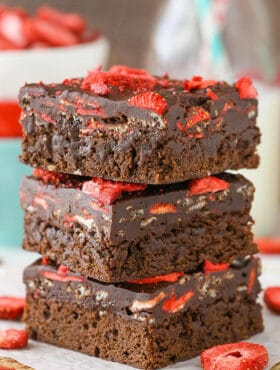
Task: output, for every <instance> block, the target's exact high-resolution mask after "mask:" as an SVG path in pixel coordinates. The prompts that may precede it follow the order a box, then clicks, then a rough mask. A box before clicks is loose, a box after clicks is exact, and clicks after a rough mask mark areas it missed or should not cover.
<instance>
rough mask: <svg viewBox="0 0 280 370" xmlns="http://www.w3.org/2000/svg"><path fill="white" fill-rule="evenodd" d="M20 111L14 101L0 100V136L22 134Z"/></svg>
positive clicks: (17, 135) (19, 135)
mask: <svg viewBox="0 0 280 370" xmlns="http://www.w3.org/2000/svg"><path fill="white" fill-rule="evenodd" d="M0 45H1V39H0ZM0 48H1V46H0ZM20 112H21V109H20V107H19V105H18V103H17V102H16V101H2V102H0V138H3V137H21V136H22V129H21V126H20V124H19V117H20Z"/></svg>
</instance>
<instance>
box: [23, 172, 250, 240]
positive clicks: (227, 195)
mask: <svg viewBox="0 0 280 370" xmlns="http://www.w3.org/2000/svg"><path fill="white" fill-rule="evenodd" d="M217 177H218V178H220V179H222V180H224V181H226V182H228V183H229V189H226V190H223V191H218V192H215V193H212V192H206V193H205V194H191V193H190V192H189V190H188V189H189V186H190V182H188V181H187V182H183V183H177V184H173V185H165V186H148V187H147V188H146V190H144V191H140V192H135V193H123V194H122V196H121V198H120V199H117V200H115V202H114V204H112V205H102V204H100V203H99V201H98V199H96V198H94V197H93V196H92V195H90V194H86V193H85V192H83V191H82V189H81V186H82V183H83V181H84V180H85V179H84V178H81V182H80V183H79V186H78V187H73V186H72V187H71V186H69V185H68V186H67V187H64V185H63V184H60V185H59V186H54V185H48V184H44V183H43V182H42V181H41V180H39V179H37V178H34V177H26V178H24V179H23V181H22V185H21V205H22V207H23V209H24V210H25V211H26V212H29V213H30V214H32V215H38V216H40V218H42V219H54V220H55V221H54V222H55V223H57V224H58V225H60V227H65V228H66V229H67V228H72V227H74V226H75V223H78V224H80V225H81V226H82V227H83V228H85V230H87V231H88V232H91V231H94V232H95V234H94V238H95V239H96V240H102V241H103V242H106V243H109V244H112V245H118V244H120V243H121V242H122V241H123V240H126V241H133V240H137V238H138V237H140V236H143V233H144V232H145V227H147V226H149V232H151V230H152V231H153V230H154V231H153V232H156V233H158V234H161V233H163V232H164V229H163V228H165V227H166V222H167V221H168V224H174V227H175V225H176V227H177V228H180V224H181V223H182V222H183V223H184V222H186V221H188V220H191V218H192V217H193V215H194V214H195V213H201V212H203V213H205V214H208V213H209V214H212V215H213V217H214V216H215V214H223V213H224V212H232V213H235V212H236V213H242V212H244V211H248V212H249V210H250V208H251V202H252V199H253V193H254V187H253V185H252V184H251V183H250V182H249V181H248V180H246V179H245V178H244V177H243V176H241V175H233V174H228V173H225V174H220V175H217ZM74 178H75V177H74ZM86 180H89V179H86ZM158 204H160V205H161V204H163V205H167V206H172V207H173V209H174V210H175V211H174V213H172V212H168V211H167V212H166V213H162V214H158V213H153V211H152V209H153V207H154V206H157V205H158Z"/></svg>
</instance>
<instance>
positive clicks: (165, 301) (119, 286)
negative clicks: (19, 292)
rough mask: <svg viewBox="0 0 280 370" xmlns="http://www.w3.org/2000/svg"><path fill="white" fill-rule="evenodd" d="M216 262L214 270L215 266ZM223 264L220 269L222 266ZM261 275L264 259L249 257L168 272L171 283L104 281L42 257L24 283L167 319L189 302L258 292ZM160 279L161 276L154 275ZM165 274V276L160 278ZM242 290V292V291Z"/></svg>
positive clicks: (54, 295) (56, 295) (64, 297)
mask: <svg viewBox="0 0 280 370" xmlns="http://www.w3.org/2000/svg"><path fill="white" fill-rule="evenodd" d="M213 266H214V269H213ZM217 267H218V268H217ZM258 274H259V260H258V259H257V258H254V257H246V258H245V259H242V260H236V261H234V262H233V263H232V264H231V265H230V266H229V265H228V264H220V265H212V264H211V263H210V268H208V267H206V264H204V266H203V267H202V268H200V269H198V271H197V272H194V273H193V274H186V275H185V274H184V273H183V272H179V273H177V276H175V278H174V276H173V274H168V275H162V276H163V277H165V276H171V275H172V276H173V279H171V281H170V282H160V280H158V283H153V282H151V283H144V284H142V283H141V280H140V283H139V281H133V282H124V283H113V284H112V283H111V284H109V283H101V282H99V281H96V280H93V279H89V278H86V277H83V276H81V275H78V274H74V273H71V272H69V271H68V269H67V268H66V267H64V266H60V267H59V268H57V267H56V266H54V265H50V264H46V261H44V264H42V261H41V260H38V261H36V262H35V263H34V264H32V265H31V266H29V267H27V268H26V269H25V271H24V282H25V284H26V285H27V289H29V291H31V292H33V291H34V290H36V291H37V293H38V294H39V295H40V294H41V295H44V296H46V297H47V298H50V299H59V300H60V301H64V302H76V303H78V304H81V305H83V306H84V307H87V308H90V307H92V306H96V305H101V307H103V308H110V309H113V310H117V311H119V312H123V314H125V315H127V314H128V315H129V316H130V315H132V314H139V313H143V314H154V316H155V317H156V316H157V317H160V318H164V317H165V316H166V315H169V314H170V313H175V312H178V311H180V310H183V309H186V307H187V306H189V304H191V305H194V306H197V305H201V300H202V299H205V302H206V304H210V302H211V300H213V299H219V297H221V298H222V299H225V300H228V299H230V298H231V297H235V295H236V294H237V292H239V290H240V294H246V295H247V294H248V295H250V294H252V293H254V295H255V296H256V294H257V293H258V291H256V290H255V289H254V287H255V280H256V276H257V275H258ZM154 278H155V277H154ZM157 278H159V277H157ZM237 288H239V290H238V289H237Z"/></svg>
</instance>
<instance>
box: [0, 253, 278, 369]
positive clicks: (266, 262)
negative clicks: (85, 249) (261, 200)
mask: <svg viewBox="0 0 280 370" xmlns="http://www.w3.org/2000/svg"><path fill="white" fill-rule="evenodd" d="M0 258H1V260H2V264H1V265H0V295H17V296H23V295H24V285H23V283H22V270H23V269H24V267H25V266H27V265H28V264H30V263H32V262H33V261H34V260H35V259H36V258H37V255H36V254H34V253H29V252H23V251H20V250H15V249H14V250H8V249H5V248H3V247H0ZM262 260H263V275H262V277H261V282H262V286H263V288H265V287H267V286H272V285H280V256H263V257H262ZM260 299H261V300H262V296H261V298H260ZM264 320H265V331H264V332H263V333H261V334H258V335H255V336H254V337H252V338H250V342H255V343H260V344H263V345H265V346H266V348H267V349H268V351H269V356H270V362H269V367H270V366H272V365H273V364H275V363H276V362H280V315H275V314H273V313H271V312H269V311H268V310H267V309H266V308H264ZM23 327H24V325H23V324H22V323H15V322H8V321H0V329H5V328H23ZM0 356H9V357H13V358H15V359H17V360H18V361H21V362H23V363H25V364H26V365H29V366H32V367H34V368H35V369H36V370H126V369H127V370H128V369H133V368H132V367H130V366H125V365H120V364H117V363H113V362H108V361H103V360H101V359H98V358H94V357H90V356H87V355H83V354H81V353H78V352H74V351H70V350H66V349H63V348H58V347H54V346H51V345H47V344H44V343H39V342H36V341H30V342H29V345H28V347H27V348H26V349H21V350H9V351H7V350H0ZM269 367H268V368H269ZM166 369H177V370H185V369H187V370H195V369H201V367H200V360H199V357H197V358H194V359H192V360H189V361H185V362H180V363H177V364H175V365H172V366H169V367H167V368H166Z"/></svg>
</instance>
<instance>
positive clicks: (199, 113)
mask: <svg viewBox="0 0 280 370" xmlns="http://www.w3.org/2000/svg"><path fill="white" fill-rule="evenodd" d="M210 118H211V116H210V113H209V112H207V111H206V110H205V109H203V108H201V107H199V106H195V107H191V108H190V109H189V110H188V114H187V119H186V128H187V129H188V128H191V127H193V126H194V125H196V124H197V123H199V122H202V121H208V120H209V119H210Z"/></svg>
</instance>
